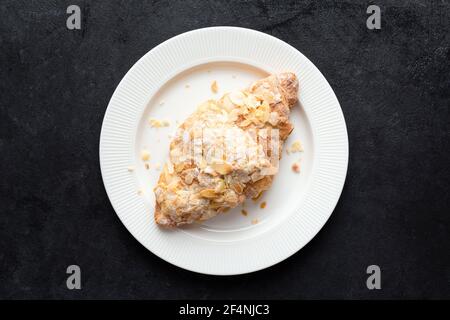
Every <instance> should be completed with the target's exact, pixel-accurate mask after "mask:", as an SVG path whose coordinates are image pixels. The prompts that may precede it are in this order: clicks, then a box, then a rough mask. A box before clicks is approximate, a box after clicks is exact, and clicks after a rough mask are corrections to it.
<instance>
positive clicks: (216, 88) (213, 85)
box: [211, 80, 219, 93]
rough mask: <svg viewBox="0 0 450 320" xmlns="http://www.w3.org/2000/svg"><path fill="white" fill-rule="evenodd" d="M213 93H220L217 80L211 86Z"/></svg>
mask: <svg viewBox="0 0 450 320" xmlns="http://www.w3.org/2000/svg"><path fill="white" fill-rule="evenodd" d="M211 91H212V92H213V93H217V92H219V86H218V85H217V81H216V80H214V81H213V83H212V84H211Z"/></svg>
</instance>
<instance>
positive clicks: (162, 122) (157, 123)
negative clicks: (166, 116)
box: [148, 118, 170, 128]
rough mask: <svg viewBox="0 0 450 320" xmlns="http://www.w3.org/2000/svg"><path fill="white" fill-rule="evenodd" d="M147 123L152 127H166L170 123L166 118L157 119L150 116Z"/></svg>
mask: <svg viewBox="0 0 450 320" xmlns="http://www.w3.org/2000/svg"><path fill="white" fill-rule="evenodd" d="M148 123H149V124H150V126H151V127H152V128H161V127H168V126H169V125H170V123H169V121H168V120H158V119H155V118H150V119H149V120H148Z"/></svg>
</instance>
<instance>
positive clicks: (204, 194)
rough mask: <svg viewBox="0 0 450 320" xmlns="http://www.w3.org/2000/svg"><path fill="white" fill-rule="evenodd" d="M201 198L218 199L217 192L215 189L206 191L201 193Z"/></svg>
mask: <svg viewBox="0 0 450 320" xmlns="http://www.w3.org/2000/svg"><path fill="white" fill-rule="evenodd" d="M200 197H203V198H207V199H214V198H216V197H217V194H216V192H215V191H214V189H204V190H202V191H200Z"/></svg>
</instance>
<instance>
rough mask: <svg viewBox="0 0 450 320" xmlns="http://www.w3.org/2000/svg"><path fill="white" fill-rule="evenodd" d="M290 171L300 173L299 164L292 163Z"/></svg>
mask: <svg viewBox="0 0 450 320" xmlns="http://www.w3.org/2000/svg"><path fill="white" fill-rule="evenodd" d="M292 171H294V172H295V173H300V162H294V163H293V164H292Z"/></svg>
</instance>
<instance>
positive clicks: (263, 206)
mask: <svg viewBox="0 0 450 320" xmlns="http://www.w3.org/2000/svg"><path fill="white" fill-rule="evenodd" d="M266 205H267V202H265V201H263V202H262V203H261V204H260V205H259V207H260V208H261V209H264V208H265V207H266Z"/></svg>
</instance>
